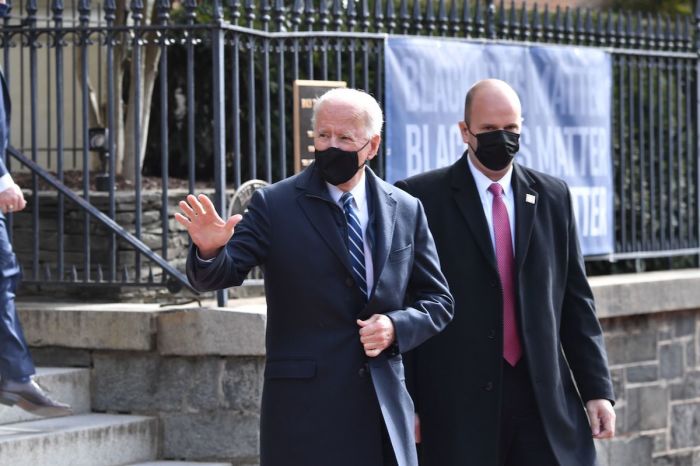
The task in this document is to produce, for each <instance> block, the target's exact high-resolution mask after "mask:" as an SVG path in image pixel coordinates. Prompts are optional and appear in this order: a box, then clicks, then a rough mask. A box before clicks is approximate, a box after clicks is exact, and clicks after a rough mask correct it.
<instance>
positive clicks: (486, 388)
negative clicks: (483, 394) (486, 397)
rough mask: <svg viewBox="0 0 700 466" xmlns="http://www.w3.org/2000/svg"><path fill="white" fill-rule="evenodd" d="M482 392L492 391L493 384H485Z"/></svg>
mask: <svg viewBox="0 0 700 466" xmlns="http://www.w3.org/2000/svg"><path fill="white" fill-rule="evenodd" d="M484 390H486V391H487V392H490V391H491V390H493V382H486V384H485V385H484Z"/></svg>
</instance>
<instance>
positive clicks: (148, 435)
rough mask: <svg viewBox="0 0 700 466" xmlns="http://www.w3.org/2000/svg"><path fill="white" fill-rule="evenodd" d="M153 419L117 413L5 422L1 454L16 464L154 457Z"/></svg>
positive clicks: (101, 464) (53, 465)
mask: <svg viewBox="0 0 700 466" xmlns="http://www.w3.org/2000/svg"><path fill="white" fill-rule="evenodd" d="M157 429H158V426H157V421H156V419H154V418H150V417H143V416H124V415H112V414H83V415H79V416H68V417H58V418H53V419H42V420H39V421H30V422H20V423H16V424H9V425H5V426H0V458H2V464H3V465H5V464H7V465H10V464H11V465H13V466H115V465H123V464H131V463H135V462H139V461H141V462H143V461H151V460H153V459H155V458H156V456H157V450H158V439H157V436H158V432H157Z"/></svg>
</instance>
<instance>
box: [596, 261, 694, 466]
mask: <svg viewBox="0 0 700 466" xmlns="http://www.w3.org/2000/svg"><path fill="white" fill-rule="evenodd" d="M591 282H592V285H593V287H594V290H595V291H596V297H597V298H598V299H597V301H598V303H599V314H600V316H601V322H602V325H603V329H604V331H605V341H606V347H607V351H608V359H609V364H610V369H611V373H612V376H613V380H614V383H615V393H616V395H617V399H618V402H617V405H616V406H615V410H616V413H617V425H616V429H617V437H616V439H615V440H613V441H604V442H598V444H597V446H598V450H599V457H600V459H601V463H602V465H603V466H618V465H620V466H623V465H634V466H672V465H673V466H693V465H700V273H698V272H697V271H692V272H691V271H688V272H668V273H650V274H641V275H631V276H619V277H600V278H593V279H591Z"/></svg>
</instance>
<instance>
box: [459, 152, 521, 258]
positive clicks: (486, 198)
mask: <svg viewBox="0 0 700 466" xmlns="http://www.w3.org/2000/svg"><path fill="white" fill-rule="evenodd" d="M467 161H468V162H469V170H470V171H471V172H472V176H473V177H474V182H475V183H476V189H477V190H478V191H479V198H480V199H481V206H482V207H483V208H484V215H486V222H487V223H488V225H489V234H490V235H491V244H492V245H493V250H494V252H495V251H496V238H495V236H494V233H493V194H491V191H489V186H491V185H492V184H493V183H494V181H492V180H491V179H490V178H489V177H487V176H486V175H484V174H483V173H481V172H480V171H479V169H478V168H476V167H475V166H474V164H473V163H472V159H471V156H467ZM512 178H513V165H511V166H510V168H509V169H508V171H507V172H506V174H505V175H503V178H501V179H500V180H498V181H496V183H498V184H500V185H501V186H502V187H503V202H504V203H505V204H506V210H507V211H508V223H509V224H510V238H511V242H512V243H513V256H514V257H515V195H514V194H513V187H512V186H511V185H510V180H511V179H512Z"/></svg>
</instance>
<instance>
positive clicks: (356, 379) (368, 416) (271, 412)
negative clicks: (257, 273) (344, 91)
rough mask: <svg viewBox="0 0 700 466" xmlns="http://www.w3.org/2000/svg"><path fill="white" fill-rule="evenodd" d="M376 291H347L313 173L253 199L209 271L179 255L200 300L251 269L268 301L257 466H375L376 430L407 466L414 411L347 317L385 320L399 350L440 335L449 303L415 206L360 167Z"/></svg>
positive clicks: (338, 215)
mask: <svg viewBox="0 0 700 466" xmlns="http://www.w3.org/2000/svg"><path fill="white" fill-rule="evenodd" d="M366 175H367V183H368V189H369V191H370V194H371V195H370V196H369V199H370V201H371V202H372V209H371V211H372V217H373V218H370V225H373V228H374V237H375V241H374V243H375V244H374V248H373V259H374V272H375V285H374V289H373V291H372V293H371V297H370V299H369V301H368V302H366V301H367V300H366V298H365V297H363V295H362V292H361V291H360V288H359V287H358V286H357V284H356V283H355V280H354V279H353V275H352V273H351V268H350V260H349V253H348V249H347V245H346V241H347V231H346V228H347V226H346V221H345V217H344V214H343V212H342V210H341V208H340V207H339V206H338V205H337V204H336V203H335V202H333V201H332V200H331V197H330V195H329V193H328V190H327V187H326V185H325V183H324V182H323V181H322V179H321V177H320V176H319V174H318V173H317V171H316V170H315V168H314V165H313V164H312V165H311V166H310V167H309V168H307V169H306V170H305V171H303V172H302V173H300V174H299V175H296V176H294V177H291V178H288V179H286V180H284V181H281V182H279V183H276V184H274V185H272V186H270V187H268V188H265V189H262V190H259V191H257V192H256V193H255V194H254V196H253V198H252V200H251V203H250V205H249V207H248V211H247V213H246V214H245V216H244V217H243V220H242V221H241V223H240V224H239V225H238V226H237V228H236V232H235V234H234V236H233V238H232V239H231V240H230V242H229V243H228V244H227V245H226V247H225V248H224V249H223V250H222V252H221V253H220V254H219V255H218V256H217V257H216V259H215V260H214V261H213V262H212V263H210V264H203V263H202V262H201V261H198V260H197V259H196V257H194V251H193V250H192V251H190V256H189V258H188V263H187V273H188V277H189V279H190V281H191V283H192V284H193V285H194V286H195V287H196V288H197V289H199V290H214V289H221V288H226V287H229V286H236V285H240V284H241V282H242V281H243V279H244V278H245V277H246V274H247V273H248V271H249V270H250V269H251V268H252V267H253V266H255V265H261V266H262V267H263V269H264V272H265V292H266V297H267V305H268V313H267V335H266V349H267V357H266V362H267V364H266V367H265V382H264V386H263V397H262V409H261V420H260V428H261V452H260V457H261V466H314V465H318V466H329V465H333V466H359V465H362V466H373V465H381V464H382V448H383V443H382V438H383V435H382V429H383V426H382V420H383V422H384V424H385V425H386V429H387V431H388V435H389V438H390V439H391V443H392V445H393V448H394V451H395V454H396V457H397V461H398V464H399V465H400V466H416V465H417V464H418V463H417V457H416V451H415V439H414V433H413V416H414V410H413V403H412V401H411V398H410V395H409V394H408V391H407V390H406V387H405V382H404V369H403V363H402V357H401V354H400V353H399V352H398V350H394V351H384V352H383V353H382V354H381V355H380V356H378V357H376V358H371V359H369V360H368V358H367V357H366V356H365V354H364V351H363V348H362V345H361V343H360V339H359V333H358V332H359V327H358V326H357V323H356V319H358V318H359V319H366V318H368V317H369V316H371V315H373V314H378V313H384V314H386V315H387V316H389V317H390V318H391V319H392V321H393V323H394V326H395V329H396V340H397V343H398V349H399V350H401V351H407V350H410V349H412V348H414V347H415V346H417V345H418V344H420V343H422V342H423V341H425V340H426V339H428V338H429V337H430V336H432V335H434V334H436V333H438V332H439V331H440V330H442V329H443V328H444V327H445V326H446V325H447V323H448V322H449V321H450V319H451V317H452V305H453V302H452V297H451V295H450V293H449V291H448V288H447V284H446V281H445V279H444V277H443V275H442V273H441V272H440V264H439V262H438V258H437V253H436V251H435V245H434V242H433V239H432V236H431V234H430V231H429V230H428V225H427V221H426V219H425V214H424V212H423V208H422V206H421V204H420V202H418V201H417V200H416V199H415V198H413V197H411V196H409V195H408V194H406V193H404V192H403V191H401V190H399V189H397V188H395V187H393V186H391V185H389V184H387V183H385V182H384V181H382V180H380V179H379V178H377V177H376V176H375V175H374V174H373V173H372V171H371V170H369V169H366Z"/></svg>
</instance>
